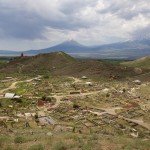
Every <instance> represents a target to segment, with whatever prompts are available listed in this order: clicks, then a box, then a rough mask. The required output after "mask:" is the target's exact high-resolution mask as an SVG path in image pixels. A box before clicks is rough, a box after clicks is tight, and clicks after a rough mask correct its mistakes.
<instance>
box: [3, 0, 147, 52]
mask: <svg viewBox="0 0 150 150" xmlns="http://www.w3.org/2000/svg"><path fill="white" fill-rule="evenodd" d="M149 4H150V0H0V49H1V50H2V49H3V50H28V49H40V48H45V47H50V46H52V45H55V44H58V43H61V42H63V41H65V40H68V39H74V40H76V41H78V42H80V43H82V44H84V45H102V44H105V43H114V42H121V41H126V40H132V39H142V38H149V37H150V7H149Z"/></svg>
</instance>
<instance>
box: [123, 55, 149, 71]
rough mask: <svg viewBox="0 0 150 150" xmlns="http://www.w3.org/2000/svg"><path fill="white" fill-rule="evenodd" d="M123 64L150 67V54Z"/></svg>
mask: <svg viewBox="0 0 150 150" xmlns="http://www.w3.org/2000/svg"><path fill="white" fill-rule="evenodd" d="M122 64H123V65H126V66H130V67H140V68H145V69H150V56H147V57H143V58H141V59H137V60H135V61H130V62H125V63H122Z"/></svg>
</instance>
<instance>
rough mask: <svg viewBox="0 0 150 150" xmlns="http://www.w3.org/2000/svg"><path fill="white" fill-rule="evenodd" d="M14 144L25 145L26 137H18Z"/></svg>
mask: <svg viewBox="0 0 150 150" xmlns="http://www.w3.org/2000/svg"><path fill="white" fill-rule="evenodd" d="M14 142H15V143H16V144H17V143H25V142H26V139H25V138H24V137H21V136H18V137H16V138H15V139H14Z"/></svg>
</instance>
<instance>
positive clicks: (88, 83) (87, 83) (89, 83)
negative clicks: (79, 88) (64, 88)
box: [85, 82, 93, 86]
mask: <svg viewBox="0 0 150 150" xmlns="http://www.w3.org/2000/svg"><path fill="white" fill-rule="evenodd" d="M85 84H86V85H88V86H92V85H93V83H92V82H86V83H85Z"/></svg>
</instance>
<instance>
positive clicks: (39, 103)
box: [37, 100, 46, 107]
mask: <svg viewBox="0 0 150 150" xmlns="http://www.w3.org/2000/svg"><path fill="white" fill-rule="evenodd" d="M45 104H46V102H45V101H42V100H39V101H38V102H37V106H38V107H44V106H45Z"/></svg>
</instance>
